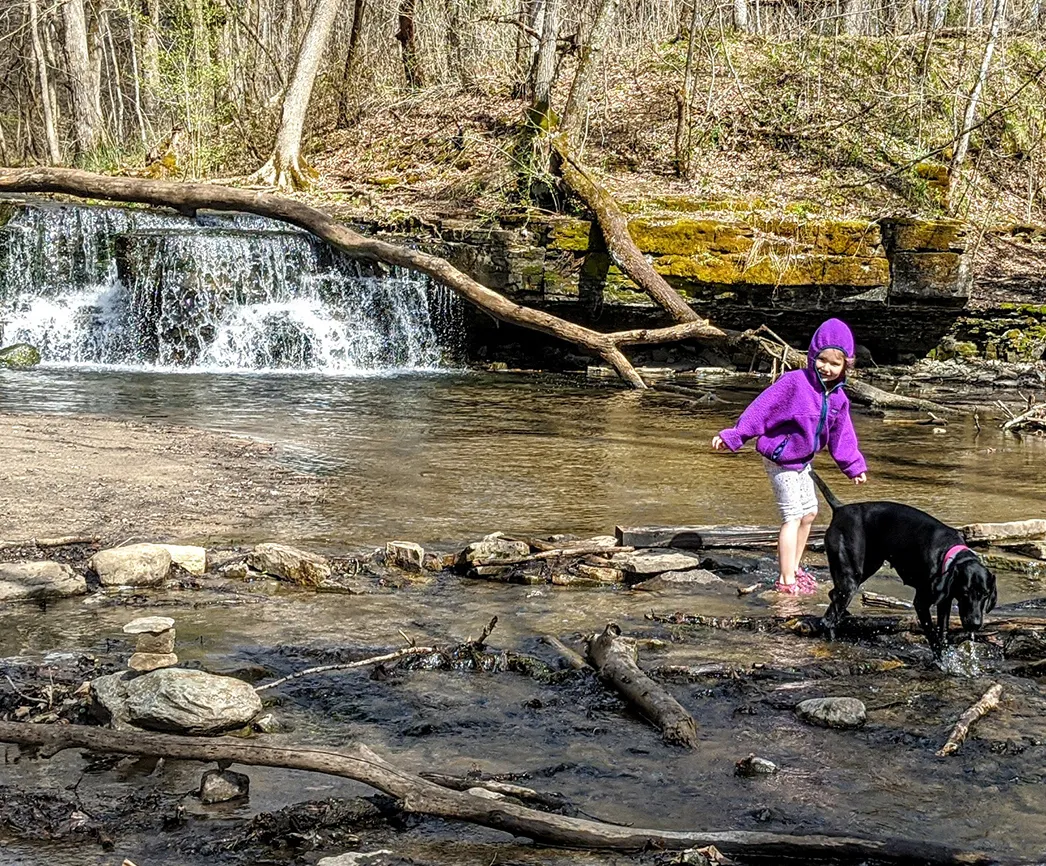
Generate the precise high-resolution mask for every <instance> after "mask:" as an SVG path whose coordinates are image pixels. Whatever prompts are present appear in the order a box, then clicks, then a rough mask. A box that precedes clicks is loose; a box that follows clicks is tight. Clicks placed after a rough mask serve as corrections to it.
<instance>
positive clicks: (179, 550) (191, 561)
mask: <svg viewBox="0 0 1046 866" xmlns="http://www.w3.org/2000/svg"><path fill="white" fill-rule="evenodd" d="M160 547H164V548H166V549H167V552H168V553H169V554H171V562H173V563H174V564H175V565H178V566H180V567H181V568H184V569H185V570H186V571H187V572H189V574H195V575H201V574H204V573H205V572H206V571H207V549H206V548H204V547H197V546H195V545H192V544H161V545H160Z"/></svg>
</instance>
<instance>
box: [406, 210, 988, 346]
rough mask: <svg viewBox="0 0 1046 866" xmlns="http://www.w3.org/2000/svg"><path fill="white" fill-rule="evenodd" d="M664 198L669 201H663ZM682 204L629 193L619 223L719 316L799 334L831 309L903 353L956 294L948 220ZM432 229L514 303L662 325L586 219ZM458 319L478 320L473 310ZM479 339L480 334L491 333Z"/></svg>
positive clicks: (934, 339) (929, 342)
mask: <svg viewBox="0 0 1046 866" xmlns="http://www.w3.org/2000/svg"><path fill="white" fill-rule="evenodd" d="M670 203H671V204H673V205H675V209H673V210H668V209H666V208H665V205H666V204H670ZM686 204H687V202H684V201H681V202H676V201H674V200H673V201H672V202H668V201H666V200H659V201H657V202H654V203H650V205H649V206H647V205H646V204H644V203H642V202H638V203H637V202H631V203H629V204H628V205H627V207H626V212H627V214H628V221H629V222H628V226H629V233H630V234H631V235H632V237H633V239H634V240H635V241H636V244H637V245H638V246H639V248H640V250H642V251H643V253H645V254H646V255H647V257H648V258H649V260H650V262H651V264H652V265H653V267H654V268H655V269H656V270H657V271H658V272H659V273H660V274H661V275H662V276H664V278H665V279H666V280H667V281H668V282H669V283H670V284H671V285H672V286H673V287H674V288H675V289H676V290H677V291H678V292H679V293H680V294H681V295H682V296H683V297H684V298H686V300H687V301H688V302H689V303H690V304H691V305H692V306H693V307H694V309H695V310H697V311H698V312H699V313H701V314H703V315H706V316H709V317H710V318H712V319H713V320H714V321H715V322H716V323H717V324H719V325H721V326H723V327H727V328H738V329H744V328H751V327H757V326H758V325H760V324H763V323H768V324H770V325H771V327H773V328H774V330H775V331H776V332H777V333H779V334H781V336H782V337H784V338H786V339H788V340H790V341H792V342H795V343H796V344H803V343H805V341H806V340H808V339H809V337H810V334H811V333H812V332H813V330H814V329H815V328H816V327H817V325H818V324H819V322H820V321H821V320H822V319H823V318H824V311H825V310H826V309H831V310H832V311H834V312H836V313H838V314H839V315H842V316H843V317H844V318H849V319H851V320H852V321H855V322H856V321H860V323H861V328H862V331H863V332H864V333H863V335H862V340H863V342H864V343H865V344H866V345H867V346H868V348H869V349H870V350H871V351H872V353H873V356H874V357H875V359H876V360H877V361H880V362H888V361H893V360H909V359H912V358H916V357H921V356H923V355H925V354H926V353H927V352H928V351H930V350H931V349H933V348H934V347H935V346H936V345H937V344H938V343H939V342H940V340H941V339H942V338H943V337H944V335H945V334H947V333H948V332H949V329H950V328H951V327H952V325H953V324H954V322H955V320H956V318H957V317H958V316H959V315H960V314H961V312H962V310H963V308H964V306H965V305H966V302H967V301H968V299H969V294H970V285H971V271H970V267H969V263H968V259H967V255H966V228H965V225H964V224H963V223H962V222H960V221H957V220H951V219H926V220H919V219H908V218H904V219H885V218H884V219H877V220H861V219H828V218H820V217H818V218H805V217H802V216H798V215H794V214H790V213H788V212H787V209H785V210H786V212H785V213H784V214H783V215H770V216H768V215H766V214H761V213H756V212H754V208H753V209H752V210H753V212H749V213H745V212H743V210H742V209H741V208H740V207H739V205H738V203H736V202H729V203H728V204H729V207H723V208H720V209H719V210H718V211H717V212H715V211H713V210H712V206H713V204H714V203H712V202H704V201H695V202H692V203H690V204H689V206H684V205H686ZM440 229H441V232H440V236H439V237H438V238H437V237H434V238H431V239H426V240H423V241H422V243H423V245H425V246H426V247H428V248H429V249H430V250H431V251H433V252H435V253H437V254H440V255H443V256H445V257H447V258H449V259H450V260H451V261H452V262H453V263H454V264H455V265H457V266H458V267H460V268H461V269H462V270H464V271H466V272H467V273H469V274H470V275H472V276H473V277H475V278H476V279H478V280H479V281H480V282H482V283H484V284H485V285H487V286H490V287H491V288H493V289H496V290H497V291H500V292H503V293H504V294H506V295H507V296H508V297H510V298H511V299H512V300H515V301H517V302H519V303H523V304H528V305H530V306H535V307H538V308H539V309H544V310H547V311H548V312H553V313H555V314H557V315H561V316H564V317H566V318H568V319H571V320H573V321H577V322H580V323H582V324H586V325H590V326H593V327H597V328H599V329H600V330H610V329H613V328H631V327H655V326H658V325H664V324H668V323H669V321H668V319H667V317H666V316H665V314H664V313H663V312H662V311H661V310H660V309H659V308H658V307H656V305H655V304H654V303H653V301H651V300H650V298H649V297H648V296H647V295H646V294H645V293H643V292H640V291H639V290H638V288H637V287H636V285H635V284H634V283H633V282H632V281H631V280H630V279H628V277H626V276H625V275H624V273H622V272H621V270H620V269H619V268H618V267H617V265H616V264H615V263H614V261H613V259H612V257H611V256H610V254H609V253H608V251H607V249H606V245H605V243H604V241H603V237H602V234H601V232H600V231H599V229H598V227H597V226H595V225H594V224H593V223H592V222H591V221H589V220H583V219H577V218H572V217H564V216H552V217H542V218H534V217H533V216H530V217H528V219H527V220H526V221H525V222H524V221H521V222H519V223H518V224H510V223H507V222H506V223H503V224H502V225H501V226H500V227H499V228H497V229H494V230H491V228H490V227H478V226H470V225H469V224H468V223H466V222H463V221H455V222H454V223H453V224H452V225H446V226H441V227H440ZM469 326H470V327H476V328H480V329H482V328H484V327H486V328H487V329H488V330H489V327H490V326H489V325H484V324H483V322H482V317H477V318H476V320H475V321H470V322H469ZM487 336H488V337H489V340H486V338H482V337H481V340H484V341H486V342H488V343H494V342H497V340H498V339H499V338H498V337H497V336H496V335H494V334H490V335H487ZM501 339H504V335H503V336H502V338H501ZM520 339H521V341H525V339H526V338H520ZM532 339H534V338H532Z"/></svg>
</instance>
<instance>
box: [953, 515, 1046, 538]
mask: <svg viewBox="0 0 1046 866" xmlns="http://www.w3.org/2000/svg"><path fill="white" fill-rule="evenodd" d="M959 532H961V533H962V534H963V537H964V538H965V539H966V543H967V544H989V543H991V542H993V541H1006V540H1014V541H1016V540H1023V539H1029V538H1046V520H1043V519H1042V518H1032V519H1031V520H1014V521H1011V522H1010V523H968V524H967V525H966V526H960V527H959Z"/></svg>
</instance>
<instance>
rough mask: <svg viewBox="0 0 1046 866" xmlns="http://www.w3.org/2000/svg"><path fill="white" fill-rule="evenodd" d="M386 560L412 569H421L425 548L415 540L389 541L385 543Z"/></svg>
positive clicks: (391, 563) (390, 563)
mask: <svg viewBox="0 0 1046 866" xmlns="http://www.w3.org/2000/svg"><path fill="white" fill-rule="evenodd" d="M385 561H386V562H387V563H388V564H389V565H396V566H399V567H400V568H405V569H408V570H410V571H421V569H422V566H423V565H424V563H425V549H424V548H423V547H422V546H421V545H420V544H415V543H414V542H413V541H389V542H387V543H386V544H385Z"/></svg>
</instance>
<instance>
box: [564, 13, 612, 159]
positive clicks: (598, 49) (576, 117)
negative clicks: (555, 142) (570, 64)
mask: <svg viewBox="0 0 1046 866" xmlns="http://www.w3.org/2000/svg"><path fill="white" fill-rule="evenodd" d="M619 2H620V0H601V2H600V4H599V9H598V10H597V11H596V17H595V21H594V22H593V23H592V32H591V33H589V36H588V39H587V40H586V41H585V44H584V45H583V46H582V48H581V58H580V60H579V61H578V66H577V71H576V72H575V73H574V80H573V82H571V85H570V95H569V96H568V97H567V105H566V108H564V109H563V121H562V123H561V124H560V128H561V129H562V131H563V133H564V134H565V135H566V136H567V138H568V139H569V140H571V141H574V140H576V139H577V137H578V132H580V130H581V127H582V124H583V123H584V120H585V112H586V110H587V109H588V94H589V92H590V91H591V89H592V78H593V76H594V75H595V72H596V66H597V64H598V61H599V58H600V56H601V55H602V53H603V47H604V46H605V45H606V42H607V39H608V37H609V36H610V30H611V28H612V27H613V26H614V16H615V15H616V14H617V6H618V3H619Z"/></svg>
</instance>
